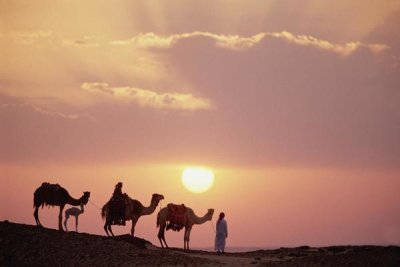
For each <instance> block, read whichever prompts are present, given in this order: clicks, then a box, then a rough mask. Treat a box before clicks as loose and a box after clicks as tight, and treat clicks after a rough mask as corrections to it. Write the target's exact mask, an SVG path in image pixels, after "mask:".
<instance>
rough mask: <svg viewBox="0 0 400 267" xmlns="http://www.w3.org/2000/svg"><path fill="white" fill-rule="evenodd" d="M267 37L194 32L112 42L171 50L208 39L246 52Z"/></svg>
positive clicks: (142, 35)
mask: <svg viewBox="0 0 400 267" xmlns="http://www.w3.org/2000/svg"><path fill="white" fill-rule="evenodd" d="M264 36H265V33H259V34H256V35H253V36H250V37H241V36H239V35H223V34H222V35H221V34H214V33H210V32H199V31H196V32H192V33H182V34H173V35H169V36H160V35H157V34H155V33H153V32H149V33H144V34H139V35H138V36H135V37H133V38H131V39H129V40H118V41H112V42H111V44H113V45H133V46H135V47H138V48H169V47H172V46H173V45H175V44H176V43H177V42H179V41H180V40H183V39H189V38H195V37H206V38H210V39H213V40H214V41H215V44H216V45H217V46H218V47H222V48H226V49H231V50H244V49H247V48H250V47H252V46H254V45H256V44H257V43H259V42H260V41H261V40H262V39H263V38H264Z"/></svg>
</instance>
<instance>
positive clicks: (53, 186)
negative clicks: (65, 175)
mask: <svg viewBox="0 0 400 267" xmlns="http://www.w3.org/2000/svg"><path fill="white" fill-rule="evenodd" d="M41 187H42V188H43V189H45V190H52V191H58V190H60V189H62V187H61V186H60V185H59V184H51V183H48V182H44V183H42V186H41Z"/></svg>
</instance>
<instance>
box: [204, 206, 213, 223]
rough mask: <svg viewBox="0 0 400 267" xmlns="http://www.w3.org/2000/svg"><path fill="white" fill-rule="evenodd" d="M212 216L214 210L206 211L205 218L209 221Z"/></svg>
mask: <svg viewBox="0 0 400 267" xmlns="http://www.w3.org/2000/svg"><path fill="white" fill-rule="evenodd" d="M213 215H214V209H208V211H207V214H206V216H207V218H208V220H209V221H211V220H212V217H213Z"/></svg>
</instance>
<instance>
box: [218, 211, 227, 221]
mask: <svg viewBox="0 0 400 267" xmlns="http://www.w3.org/2000/svg"><path fill="white" fill-rule="evenodd" d="M223 218H225V213H223V212H221V213H220V214H219V218H218V220H222V219H223Z"/></svg>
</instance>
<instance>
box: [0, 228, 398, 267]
mask: <svg viewBox="0 0 400 267" xmlns="http://www.w3.org/2000/svg"><path fill="white" fill-rule="evenodd" d="M0 266H400V247H398V246H387V247H383V246H334V247H322V248H313V247H308V246H303V247H297V248H280V249H275V250H258V251H252V252H243V253H225V254H224V255H216V254H215V253H213V252H207V251H200V250H193V251H190V252H185V251H183V250H182V249H177V248H173V249H161V248H159V247H156V246H154V245H153V244H151V243H150V242H148V241H146V240H144V239H140V238H136V237H135V238H132V237H130V236H129V235H123V236H117V237H105V236H99V235H92V234H86V233H75V232H59V231H57V230H54V229H46V228H42V227H36V226H32V225H24V224H16V223H11V222H8V221H4V222H0Z"/></svg>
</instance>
